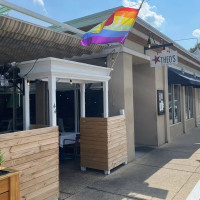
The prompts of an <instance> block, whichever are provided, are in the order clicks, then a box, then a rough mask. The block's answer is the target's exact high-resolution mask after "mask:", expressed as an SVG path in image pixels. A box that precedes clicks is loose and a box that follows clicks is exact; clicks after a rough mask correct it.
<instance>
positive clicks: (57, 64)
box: [19, 57, 112, 130]
mask: <svg viewBox="0 0 200 200" xmlns="http://www.w3.org/2000/svg"><path fill="white" fill-rule="evenodd" d="M19 68H20V76H21V77H24V80H25V84H24V87H25V88H24V92H25V94H24V129H25V130H28V129H29V127H30V105H29V92H30V88H29V86H28V84H27V81H31V80H37V79H39V80H43V81H48V89H49V120H50V126H56V125H57V117H56V112H55V110H56V82H58V81H59V82H66V83H67V82H68V83H69V82H70V80H72V81H73V83H79V84H80V95H81V97H80V101H81V102H80V107H81V117H85V84H86V83H97V82H102V83H103V103H104V106H103V108H104V117H105V118H107V117H108V115H109V110H108V81H109V79H110V72H111V70H112V69H110V68H106V67H99V66H94V65H88V64H84V63H79V62H74V61H68V60H63V59H57V58H52V57H49V58H43V59H39V60H32V61H26V62H22V63H21V64H20V65H19Z"/></svg>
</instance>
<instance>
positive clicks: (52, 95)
mask: <svg viewBox="0 0 200 200" xmlns="http://www.w3.org/2000/svg"><path fill="white" fill-rule="evenodd" d="M48 88H49V123H50V126H56V125H57V116H56V77H55V76H50V77H48Z"/></svg>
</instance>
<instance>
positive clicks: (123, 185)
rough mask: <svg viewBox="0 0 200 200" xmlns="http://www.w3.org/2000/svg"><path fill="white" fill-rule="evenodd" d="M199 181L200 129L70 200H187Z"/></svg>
mask: <svg viewBox="0 0 200 200" xmlns="http://www.w3.org/2000/svg"><path fill="white" fill-rule="evenodd" d="M87 173H88V172H86V174H87ZM199 180H200V128H195V129H193V130H192V131H190V133H188V134H186V135H182V136H181V137H178V138H176V139H175V140H174V141H173V142H171V143H170V144H166V145H163V146H162V147H160V148H157V149H155V150H153V151H151V152H150V153H148V154H146V155H144V156H143V157H140V158H139V159H137V160H136V161H134V162H132V163H129V164H128V165H126V166H123V167H121V168H118V169H117V170H115V171H114V172H112V173H111V175H109V176H103V175H102V177H101V178H98V180H96V181H94V182H93V183H91V182H90V183H89V184H88V185H85V187H84V188H82V189H81V190H79V191H77V192H76V193H75V194H74V195H72V196H71V197H69V198H67V200H104V199H105V200H129V199H130V200H132V199H135V200H143V199H145V200H150V199H151V200H161V199H167V200H185V199H186V198H187V197H188V195H189V194H190V192H191V191H192V189H193V188H194V187H195V185H196V184H197V182H198V181H199ZM66 181H67V180H66ZM199 198H200V197H199ZM194 200H196V199H194Z"/></svg>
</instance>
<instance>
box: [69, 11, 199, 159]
mask: <svg viewBox="0 0 200 200" xmlns="http://www.w3.org/2000/svg"><path fill="white" fill-rule="evenodd" d="M114 10H115V9H111V10H107V11H103V12H101V13H97V14H93V15H90V16H86V17H83V18H81V19H77V20H73V21H69V22H66V23H67V24H70V25H72V26H75V27H78V28H80V29H83V30H89V29H90V27H92V26H94V25H96V24H98V23H100V22H101V21H102V20H104V19H106V18H107V17H108V16H109V15H110V14H111V13H112V12H113V11H114ZM80 22H81V23H80ZM152 35H153V36H152ZM151 37H153V38H151ZM149 38H150V40H152V43H154V45H160V44H163V43H164V44H169V43H170V44H171V43H172V44H173V46H171V47H167V48H166V49H165V50H166V51H170V50H171V51H177V52H178V63H177V64H176V65H174V66H161V67H156V68H155V67H151V66H150V56H152V55H157V53H158V52H161V51H162V50H163V49H161V48H160V49H159V48H158V49H156V50H154V49H152V50H148V51H145V53H144V50H146V49H145V47H147V43H148V40H149ZM161 41H162V42H161ZM105 57H107V61H106V63H107V66H108V67H113V69H114V70H113V71H112V73H111V81H110V82H109V99H110V106H109V108H110V110H109V113H110V115H111V116H112V115H115V114H116V113H119V111H120V110H121V109H125V114H126V118H127V132H128V133H127V138H128V155H129V160H133V159H134V157H135V155H134V154H135V150H134V147H135V144H136V145H147V146H160V145H162V144H164V143H166V142H170V141H171V140H173V138H175V137H177V136H179V135H181V134H184V133H187V132H188V131H189V130H190V129H191V128H194V127H195V126H197V124H198V119H199V114H200V113H199V89H198V87H199V77H200V70H199V67H200V60H199V59H198V57H196V55H194V54H191V53H190V52H188V51H187V50H185V49H184V48H182V47H181V46H180V45H178V44H177V43H176V42H174V41H173V40H171V39H170V38H168V37H167V36H165V35H164V34H162V33H161V32H159V31H158V30H156V29H155V28H153V27H152V26H150V25H149V24H148V23H146V22H144V21H143V20H141V19H140V18H138V19H137V21H136V24H135V25H134V28H133V30H132V31H131V33H130V34H129V36H128V38H127V40H126V42H125V45H124V46H123V47H120V46H117V45H112V46H111V47H108V48H107V49H106V50H103V51H102V52H101V53H99V54H93V55H92V56H80V57H76V58H74V59H73V60H77V61H80V62H86V63H90V62H92V61H93V60H98V59H99V60H100V59H102V58H105ZM115 58H117V60H116V62H115V63H114V64H113V62H112V60H113V59H115ZM176 70H178V71H179V72H177V73H176V76H175V75H174V74H172V73H175V72H174V71H176ZM182 72H185V73H182ZM181 74H182V75H181ZM159 90H162V91H164V97H165V98H164V105H165V113H164V114H163V115H158V102H157V91H159Z"/></svg>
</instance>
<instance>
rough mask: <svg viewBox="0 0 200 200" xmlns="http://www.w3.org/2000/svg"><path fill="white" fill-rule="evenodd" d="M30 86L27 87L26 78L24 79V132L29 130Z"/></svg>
mask: <svg viewBox="0 0 200 200" xmlns="http://www.w3.org/2000/svg"><path fill="white" fill-rule="evenodd" d="M29 92H30V86H28V85H27V78H25V79H24V97H23V101H24V103H23V105H24V110H23V121H24V123H23V124H24V127H23V128H24V130H29V128H30V96H29V95H30V94H29Z"/></svg>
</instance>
